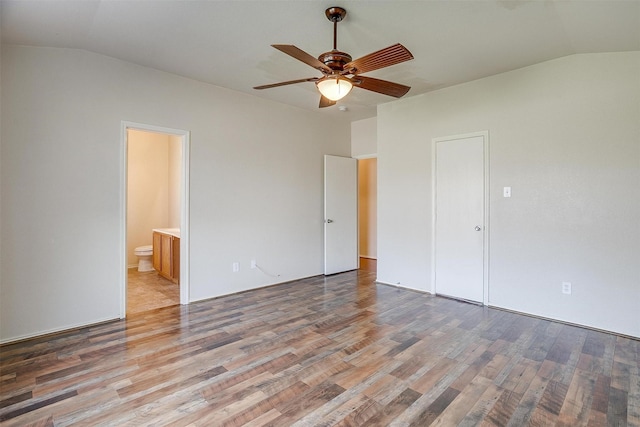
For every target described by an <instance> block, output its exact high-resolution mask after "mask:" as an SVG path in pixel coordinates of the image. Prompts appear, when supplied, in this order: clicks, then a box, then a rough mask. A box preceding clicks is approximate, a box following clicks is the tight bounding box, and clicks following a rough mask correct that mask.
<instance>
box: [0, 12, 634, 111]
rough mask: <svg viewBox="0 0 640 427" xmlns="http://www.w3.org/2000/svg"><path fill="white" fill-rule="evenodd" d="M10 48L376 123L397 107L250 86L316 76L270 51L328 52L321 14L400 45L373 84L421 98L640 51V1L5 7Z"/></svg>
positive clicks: (376, 43)
mask: <svg viewBox="0 0 640 427" xmlns="http://www.w3.org/2000/svg"><path fill="white" fill-rule="evenodd" d="M0 6H1V10H0V12H1V13H2V19H1V22H0V24H1V26H2V28H1V37H2V42H3V43H10V44H21V45H34V46H52V47H71V48H80V49H86V50H89V51H92V52H96V53H100V54H103V55H108V56H112V57H115V58H119V59H122V60H125V61H130V62H133V63H137V64H140V65H144V66H147V67H152V68H156V69H159V70H164V71H167V72H170V73H175V74H179V75H182V76H185V77H189V78H192V79H196V80H200V81H203V82H208V83H211V84H214V85H217V86H222V87H225V88H229V89H233V90H236V91H240V92H245V93H248V94H251V95H254V96H259V97H263V98H268V99H271V100H274V101H278V102H282V103H285V104H289V105H293V106H297V107H300V108H304V109H309V110H312V111H317V113H318V114H325V115H329V116H331V115H338V114H339V115H345V114H346V115H348V117H349V118H350V119H351V120H358V119H361V118H366V117H372V116H374V115H375V114H376V105H378V104H381V103H385V102H389V101H392V100H394V98H391V97H388V96H385V95H380V94H377V93H373V92H369V91H366V90H362V89H357V88H356V89H354V90H353V92H352V93H351V94H349V96H347V98H345V100H343V101H341V102H340V103H339V104H338V105H344V106H346V107H348V111H347V112H340V111H338V108H337V107H335V106H334V107H329V108H324V109H318V101H319V95H318V94H317V92H316V89H315V85H314V84H313V83H300V84H297V85H291V86H284V87H278V88H273V89H267V90H262V91H257V90H254V89H252V87H253V86H257V85H263V84H268V83H275V82H280V81H285V80H293V79H298V78H306V77H314V76H319V75H320V73H319V72H318V71H316V70H314V69H313V68H311V67H309V66H308V65H305V64H303V63H302V62H299V61H296V60H294V59H292V58H290V57H289V56H287V55H285V54H283V53H282V52H279V51H277V50H276V49H274V48H272V47H270V45H271V44H293V45H295V46H297V47H299V48H300V49H302V50H304V51H306V52H308V53H310V54H312V55H313V56H318V55H320V54H321V53H322V52H326V51H329V50H331V48H332V43H333V40H332V37H333V33H332V31H333V27H332V25H333V24H332V23H331V22H329V21H328V20H327V18H326V17H325V15H324V10H325V9H326V8H327V7H329V6H342V7H344V8H346V9H347V17H346V18H345V20H344V21H343V22H341V23H340V24H338V49H340V50H342V51H345V52H348V53H350V54H351V56H352V57H353V58H354V59H355V58H358V57H360V56H363V55H365V54H367V53H370V52H373V51H375V50H378V49H381V48H383V47H387V46H389V45H392V44H394V43H398V42H399V43H402V44H403V45H405V46H406V47H407V48H408V49H409V50H410V51H411V52H412V53H413V55H414V57H415V59H414V60H412V61H409V62H405V63H402V64H398V65H395V66H392V67H389V68H386V69H383V70H378V71H374V72H371V73H368V74H366V75H368V76H372V77H377V78H382V79H386V80H391V81H395V82H398V83H402V84H405V85H408V86H411V87H412V89H411V91H409V93H408V94H407V95H405V96H407V97H408V96H415V95H417V94H421V93H425V92H428V91H431V90H435V89H438V88H442V87H446V86H451V85H454V84H458V83H462V82H466V81H471V80H475V79H478V78H481V77H485V76H489V75H493V74H497V73H501V72H504V71H508V70H513V69H517V68H520V67H524V66H528V65H531V64H535V63H538V62H542V61H546V60H550V59H554V58H558V57H562V56H566V55H570V54H574V53H588V52H615V51H629V50H640V0H630V1H617V0H602V1H588V0H574V1H552V0H547V1H524V0H519V1H502V0H486V1H484V0H474V1H454V0H446V1H445V0H433V1H399V0H394V1H382V0H379V1H369V0H348V1H347V0H342V1H334V0H331V1H326V0H317V1H301V0H293V1H278V0H262V1H238V0H236V1H184V0H182V1H179V0H165V1H150V0H135V1H127V0H120V1H115V0H74V1H70V0H46V1H26V0H0Z"/></svg>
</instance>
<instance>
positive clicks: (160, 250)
mask: <svg viewBox="0 0 640 427" xmlns="http://www.w3.org/2000/svg"><path fill="white" fill-rule="evenodd" d="M153 268H155V269H156V271H157V272H158V273H160V275H161V276H163V277H165V278H167V279H169V280H171V281H172V282H173V283H180V231H176V230H174V229H154V230H153Z"/></svg>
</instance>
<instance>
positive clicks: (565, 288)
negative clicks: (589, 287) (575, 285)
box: [562, 282, 571, 295]
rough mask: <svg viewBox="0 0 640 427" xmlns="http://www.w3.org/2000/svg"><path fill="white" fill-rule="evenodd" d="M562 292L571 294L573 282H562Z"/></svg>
mask: <svg viewBox="0 0 640 427" xmlns="http://www.w3.org/2000/svg"><path fill="white" fill-rule="evenodd" d="M562 293H563V294H565V295H571V282H562Z"/></svg>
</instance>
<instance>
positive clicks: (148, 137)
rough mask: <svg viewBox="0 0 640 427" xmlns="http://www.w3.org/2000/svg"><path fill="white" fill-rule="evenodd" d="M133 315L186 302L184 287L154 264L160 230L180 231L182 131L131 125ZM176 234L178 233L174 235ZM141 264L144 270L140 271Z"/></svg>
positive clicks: (130, 301)
mask: <svg viewBox="0 0 640 427" xmlns="http://www.w3.org/2000/svg"><path fill="white" fill-rule="evenodd" d="M127 140H128V144H127V266H128V274H127V309H126V311H127V315H129V314H133V313H139V312H142V311H147V310H150V309H155V308H160V307H165V306H169V305H176V304H179V303H180V286H179V285H178V284H177V283H174V282H172V281H170V280H167V279H165V278H164V277H162V276H161V275H160V274H159V273H158V272H157V271H155V270H154V269H153V267H152V259H153V254H152V251H151V247H147V248H145V246H150V245H152V242H153V230H154V229H174V230H177V231H178V236H179V229H180V202H181V197H180V176H181V165H182V143H181V138H180V136H178V135H170V134H164V133H156V132H149V131H142V130H136V129H127ZM174 234H175V233H174ZM139 267H140V271H138V270H139Z"/></svg>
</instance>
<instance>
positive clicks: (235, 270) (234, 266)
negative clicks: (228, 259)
mask: <svg viewBox="0 0 640 427" xmlns="http://www.w3.org/2000/svg"><path fill="white" fill-rule="evenodd" d="M238 271H240V263H237V262H234V263H233V272H234V273H237V272H238Z"/></svg>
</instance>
